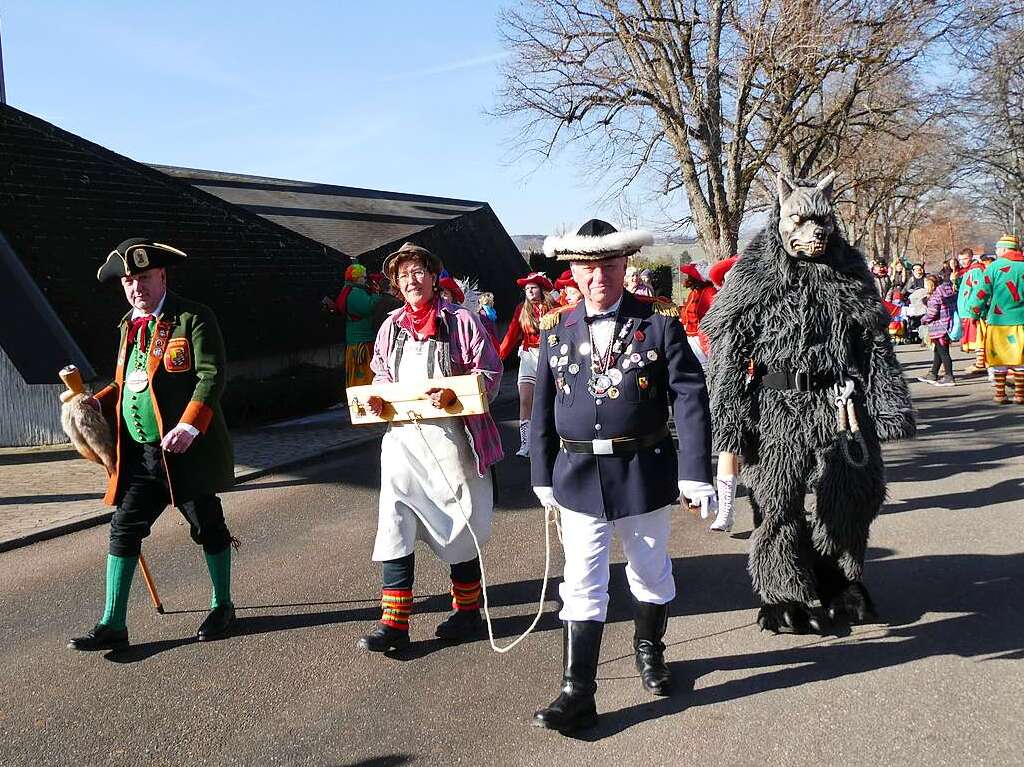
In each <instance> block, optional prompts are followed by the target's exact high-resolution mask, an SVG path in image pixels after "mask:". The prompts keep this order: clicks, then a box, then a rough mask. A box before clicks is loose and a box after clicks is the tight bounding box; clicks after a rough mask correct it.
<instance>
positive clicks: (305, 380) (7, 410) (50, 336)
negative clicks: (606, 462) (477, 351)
mask: <svg viewBox="0 0 1024 767" xmlns="http://www.w3.org/2000/svg"><path fill="white" fill-rule="evenodd" d="M134 236H139V237H152V238H155V239H158V240H161V241H164V242H168V243H171V244H173V245H174V246H175V247H178V248H180V249H182V250H184V251H185V252H186V253H188V255H189V259H188V262H187V263H186V264H185V265H183V266H181V267H177V268H175V269H174V270H173V272H172V274H171V275H170V281H171V283H170V284H171V289H172V290H175V291H177V292H180V293H181V294H182V295H185V296H188V297H190V298H193V299H195V300H197V301H201V302H203V303H206V304H209V305H210V306H212V307H213V308H214V309H215V311H216V312H217V314H218V317H219V319H220V322H221V325H222V329H223V331H224V336H225V339H226V342H227V348H228V358H229V377H230V382H229V386H228V390H227V393H226V395H225V408H226V411H227V413H228V416H229V420H230V421H233V422H234V423H240V422H251V421H257V420H266V419H268V418H274V417H281V416H284V415H288V414H292V413H297V412H304V411H308V410H310V409H312V408H316V407H322V406H326V405H327V404H330V403H332V402H336V401H337V400H338V399H339V398H340V396H341V393H342V383H341V382H342V380H343V376H342V371H341V369H340V368H341V364H342V361H343V354H342V341H343V337H344V329H343V326H342V324H341V322H340V321H339V320H338V319H336V318H334V317H332V316H330V315H326V314H324V313H323V312H322V310H321V308H320V299H321V298H322V297H323V296H325V295H330V296H333V295H334V294H335V293H336V292H337V291H338V289H339V288H340V286H341V279H342V272H343V270H344V267H345V266H346V265H347V264H348V263H350V262H351V260H352V259H354V258H355V259H358V260H360V261H362V262H363V263H366V264H367V265H368V266H370V267H373V266H375V265H377V264H379V261H380V259H381V258H382V257H383V255H384V254H386V253H387V252H388V251H389V249H391V248H392V247H393V246H395V244H396V243H397V244H400V243H401V242H402V241H404V240H413V241H415V242H418V243H420V244H423V245H425V246H427V247H430V248H431V249H434V250H436V252H437V253H438V254H439V255H440V256H441V257H442V258H444V259H445V260H446V261H447V262H448V264H449V267H450V269H451V271H452V272H453V273H455V274H457V275H458V274H468V275H473V276H476V277H477V278H478V279H479V280H480V282H481V284H483V285H485V286H488V287H490V289H493V290H495V292H496V293H499V295H500V299H499V300H500V306H501V307H503V308H505V309H506V311H507V310H509V309H511V306H512V305H513V304H514V301H515V283H514V278H515V277H517V276H519V275H521V274H523V273H524V272H525V271H526V264H525V262H524V261H523V259H522V257H521V256H520V255H519V253H518V251H517V250H516V248H515V246H514V244H513V243H512V241H511V239H510V238H509V236H508V234H507V233H506V232H505V231H504V229H503V228H502V226H501V224H500V222H499V221H498V220H497V218H496V217H495V216H494V214H493V212H492V211H491V209H490V207H489V206H488V205H487V204H486V203H474V202H468V201H462V200H449V199H445V198H435V197H422V196H417V195H403V194H394V193H387V192H375V191H372V190H363V189H351V188H348V187H335V186H328V185H322V184H308V183H304V182H297V181H281V180H275V179H264V178H256V177H250V176H239V175H235V174H228V173H217V172H213V171H198V170H186V169H181V168H170V167H164V166H150V165H145V164H143V163H139V162H136V161H134V160H131V159H129V158H127V157H124V156H122V155H119V154H116V153H115V152H111V151H110V150H107V149H105V148H103V147H101V146H99V145H97V144H95V143H92V142H90V141H86V140H85V139H83V138H81V137H79V136H76V135H73V134H71V133H68V132H66V131H63V130H61V129H60V128H57V127H56V126H54V125H52V124H50V123H48V122H46V121H44V120H41V119H39V118H37V117H34V116H32V115H29V114H26V113H24V112H21V111H19V110H17V109H14V108H12V107H10V106H7V105H0V280H2V282H0V386H2V388H3V395H4V396H3V397H0V446H3V445H19V444H22V445H24V444H44V443H52V442H60V441H63V436H62V435H61V433H60V427H59V418H58V415H59V413H58V404H57V393H58V392H59V391H60V389H61V387H60V386H59V385H57V384H55V381H56V373H57V370H59V369H60V368H61V367H63V366H64V365H65V364H67V363H68V362H75V363H76V364H78V365H79V367H81V368H82V369H83V371H85V372H86V374H87V375H89V376H91V377H92V378H93V379H94V380H95V382H96V383H97V384H99V383H102V382H103V381H104V380H108V379H109V378H110V377H111V376H112V374H113V362H114V359H113V357H114V353H115V348H114V347H115V344H116V329H115V326H116V323H117V321H118V319H119V318H120V317H121V316H122V314H123V313H124V312H125V310H126V305H125V302H124V298H123V295H122V293H121V290H120V287H119V286H117V285H100V284H99V283H98V282H97V281H96V270H97V269H98V267H99V266H100V264H102V263H103V261H104V259H105V258H106V256H107V254H108V253H109V252H110V250H111V249H112V248H113V246H114V245H116V244H117V243H118V242H120V241H121V240H123V239H125V238H127V237H134ZM499 282H500V284H499ZM509 283H510V284H511V288H509Z"/></svg>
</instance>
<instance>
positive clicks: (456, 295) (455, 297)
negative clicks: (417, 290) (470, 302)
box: [437, 272, 466, 304]
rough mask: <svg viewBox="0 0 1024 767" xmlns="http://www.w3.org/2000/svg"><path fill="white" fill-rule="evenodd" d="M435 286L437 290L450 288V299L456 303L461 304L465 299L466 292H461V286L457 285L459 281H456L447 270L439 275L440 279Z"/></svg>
mask: <svg viewBox="0 0 1024 767" xmlns="http://www.w3.org/2000/svg"><path fill="white" fill-rule="evenodd" d="M437 287H438V289H439V290H450V291H451V293H452V301H453V302H454V303H456V304H461V303H462V302H463V301H465V300H466V294H465V293H463V292H462V288H460V287H459V283H457V282H456V281H455V278H454V277H452V276H451V275H450V274H448V273H447V272H445V273H444V274H443V275H441V279H439V280H438V281H437Z"/></svg>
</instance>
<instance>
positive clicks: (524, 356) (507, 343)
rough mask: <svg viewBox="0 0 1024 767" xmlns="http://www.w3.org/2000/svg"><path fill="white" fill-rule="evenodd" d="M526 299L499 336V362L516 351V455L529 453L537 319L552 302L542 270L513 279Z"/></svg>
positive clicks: (537, 339)
mask: <svg viewBox="0 0 1024 767" xmlns="http://www.w3.org/2000/svg"><path fill="white" fill-rule="evenodd" d="M516 284H517V285H519V287H521V288H522V289H523V293H524V294H525V297H526V300H524V301H523V302H522V303H521V304H519V305H518V306H516V309H515V311H514V312H513V313H512V321H511V322H510V323H509V325H508V331H506V333H505V338H504V339H502V342H501V348H500V349H499V352H498V353H499V355H500V356H501V361H502V362H504V361H505V360H506V359H508V357H509V355H511V354H512V352H514V351H517V350H518V353H519V378H518V383H519V450H518V451H517V452H516V455H518V456H522V457H523V458H529V456H530V413H531V411H532V410H533V387H534V384H536V382H537V361H538V360H539V359H540V320H541V317H543V316H544V315H545V314H547V313H548V312H549V311H551V310H552V309H553V308H554V307H555V304H554V302H553V301H552V300H551V299H550V298H548V296H547V291H550V290H551V289H552V287H553V286H552V284H551V280H549V279H548V278H547V277H545V276H544V274H543V273H541V272H531V273H530V274H528V275H526V276H525V277H521V278H519V279H518V280H516Z"/></svg>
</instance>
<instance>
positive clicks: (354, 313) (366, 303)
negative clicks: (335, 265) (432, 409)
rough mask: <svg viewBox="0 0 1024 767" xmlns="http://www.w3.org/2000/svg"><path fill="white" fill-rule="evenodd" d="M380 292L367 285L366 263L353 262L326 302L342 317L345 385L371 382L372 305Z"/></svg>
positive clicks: (329, 307)
mask: <svg viewBox="0 0 1024 767" xmlns="http://www.w3.org/2000/svg"><path fill="white" fill-rule="evenodd" d="M380 299H381V296H380V294H377V293H373V292H371V291H370V290H368V289H367V285H366V267H365V266H363V265H362V264H352V265H351V266H349V267H348V268H347V269H345V286H344V287H343V288H342V289H341V292H340V293H338V297H337V298H335V299H334V301H333V302H331V301H330V299H325V305H327V307H328V309H329V310H330V311H332V312H334V313H335V314H340V315H341V316H342V317H344V318H345V388H346V389H347V388H348V387H349V386H362V385H364V384H368V383H370V381H371V380H372V379H373V373H372V372H371V371H370V358H371V357H372V356H373V339H374V334H373V308H374V307H375V306H376V305H377V303H378V302H379V301H380Z"/></svg>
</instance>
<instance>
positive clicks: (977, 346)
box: [956, 261, 988, 375]
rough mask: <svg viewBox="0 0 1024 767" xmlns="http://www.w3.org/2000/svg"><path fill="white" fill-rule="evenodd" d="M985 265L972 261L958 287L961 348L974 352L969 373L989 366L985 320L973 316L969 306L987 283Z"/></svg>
mask: <svg viewBox="0 0 1024 767" xmlns="http://www.w3.org/2000/svg"><path fill="white" fill-rule="evenodd" d="M984 277H985V265H984V264H983V263H981V261H973V262H971V263H970V264H969V265H968V266H967V267H966V268H965V269H964V271H963V273H962V274H961V276H960V286H959V288H957V297H956V312H957V316H958V317H959V318H960V324H961V326H962V327H963V330H962V332H961V336H960V348H961V349H962V350H963V351H965V352H967V353H968V354H972V353H973V354H974V363H973V364H972V365H971V366H970V367H968V368H967V369H966V370H965V371H964V372H965V373H966V374H967V375H974V374H977V373H984V372H985V370H986V369H987V368H988V363H987V362H986V360H985V329H986V323H985V320H982V319H978V318H976V317H972V316H971V313H970V311H969V310H968V308H967V307H968V306H970V305H971V304H972V303H973V302H974V300H975V293H977V291H978V290H980V289H981V287H982V285H984V284H985V280H984Z"/></svg>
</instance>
